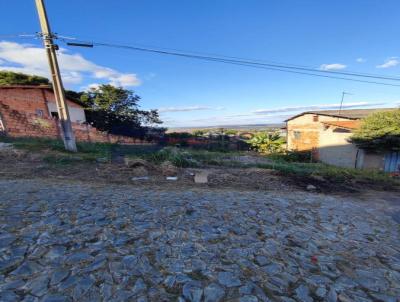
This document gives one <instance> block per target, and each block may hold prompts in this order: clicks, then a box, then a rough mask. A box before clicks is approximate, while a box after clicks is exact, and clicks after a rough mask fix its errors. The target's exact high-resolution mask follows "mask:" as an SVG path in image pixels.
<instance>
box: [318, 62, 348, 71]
mask: <svg viewBox="0 0 400 302" xmlns="http://www.w3.org/2000/svg"><path fill="white" fill-rule="evenodd" d="M346 67H347V66H346V65H344V64H339V63H334V64H322V65H321V66H320V67H319V69H321V70H341V69H345V68H346Z"/></svg>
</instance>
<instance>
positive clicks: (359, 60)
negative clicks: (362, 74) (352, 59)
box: [356, 58, 367, 63]
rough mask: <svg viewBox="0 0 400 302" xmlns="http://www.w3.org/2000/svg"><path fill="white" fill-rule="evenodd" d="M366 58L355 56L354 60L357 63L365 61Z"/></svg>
mask: <svg viewBox="0 0 400 302" xmlns="http://www.w3.org/2000/svg"><path fill="white" fill-rule="evenodd" d="M366 61H367V60H366V59H364V58H357V59H356V62H357V63H365V62H366Z"/></svg>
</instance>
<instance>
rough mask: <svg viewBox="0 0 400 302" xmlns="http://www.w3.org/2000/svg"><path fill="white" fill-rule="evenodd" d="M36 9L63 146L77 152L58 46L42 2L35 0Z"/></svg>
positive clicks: (41, 0) (42, 0)
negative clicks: (59, 63)
mask: <svg viewBox="0 0 400 302" xmlns="http://www.w3.org/2000/svg"><path fill="white" fill-rule="evenodd" d="M36 8H37V11H38V15H39V20H40V26H41V28H42V33H41V35H42V38H43V43H44V47H45V49H46V54H47V58H48V61H49V66H50V73H51V79H52V83H53V90H54V96H55V98H56V103H57V110H58V117H59V119H60V123H61V135H62V138H63V141H64V146H65V149H66V150H68V151H72V152H77V148H76V142H75V135H74V132H73V131H72V125H71V120H70V117H69V111H68V105H67V101H66V99H65V93H64V87H63V83H62V80H61V74H60V67H59V66H58V62H57V54H56V50H57V49H58V46H57V45H55V44H54V43H53V38H54V35H53V33H52V32H51V29H50V25H49V20H48V18H47V13H46V8H45V6H44V0H36Z"/></svg>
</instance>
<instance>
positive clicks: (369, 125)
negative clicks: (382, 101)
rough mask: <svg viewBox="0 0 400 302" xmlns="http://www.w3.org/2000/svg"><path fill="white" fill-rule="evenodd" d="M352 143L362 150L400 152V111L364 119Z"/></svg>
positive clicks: (376, 114) (379, 113)
mask: <svg viewBox="0 0 400 302" xmlns="http://www.w3.org/2000/svg"><path fill="white" fill-rule="evenodd" d="M350 141H351V142H352V143H354V144H356V145H357V146H359V147H360V148H362V149H369V150H375V151H386V150H393V151H395V150H400V109H398V110H392V111H383V112H377V113H374V114H371V115H370V116H368V117H366V118H364V119H363V120H362V121H361V125H360V128H358V129H357V130H356V131H355V132H354V134H353V135H352V137H351V138H350Z"/></svg>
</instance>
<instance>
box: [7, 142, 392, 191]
mask: <svg viewBox="0 0 400 302" xmlns="http://www.w3.org/2000/svg"><path fill="white" fill-rule="evenodd" d="M48 155H49V154H48V153H46V154H44V153H43V152H42V153H32V152H27V151H21V150H15V149H10V150H9V151H4V150H2V152H0V179H32V178H43V179H65V180H73V181H83V182H94V183H100V184H107V183H109V184H124V185H126V184H128V185H133V186H135V187H141V186H144V187H147V186H160V187H162V188H184V187H187V188H191V187H196V188H202V187H203V188H204V187H206V188H219V189H223V188H227V189H229V188H234V189H242V190H266V191H291V190H303V191H310V192H316V193H328V194H335V195H347V194H350V195H352V194H355V195H360V194H365V192H367V191H371V192H375V191H376V194H378V195H380V194H381V193H379V192H382V194H383V193H384V195H392V194H393V195H394V196H398V194H399V190H398V188H393V187H382V186H380V187H377V186H374V185H373V184H366V183H352V184H348V183H346V184H345V183H343V184H338V183H331V182H329V181H327V180H323V179H322V180H321V179H315V178H310V177H301V176H294V175H290V176H289V175H283V174H281V173H280V172H279V171H275V170H271V169H261V168H229V167H219V166H210V167H204V168H201V169H197V168H196V169H195V168H176V167H173V166H172V167H171V166H168V165H167V166H165V165H154V164H151V163H146V162H144V164H143V165H142V164H141V163H139V165H133V166H132V165H127V164H126V163H124V162H123V161H122V162H121V161H119V162H101V161H99V162H88V161H84V160H80V159H77V160H76V161H75V160H72V161H68V162H62V161H60V162H57V161H48V160H45V158H46V156H48ZM246 160H253V159H252V158H250V159H246ZM198 173H201V174H207V183H203V184H200V183H195V181H194V178H195V175H196V174H198ZM175 175H176V176H177V179H172V180H168V179H167V177H166V176H175ZM310 186H311V187H312V188H311V189H310ZM389 192H391V193H389Z"/></svg>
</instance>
